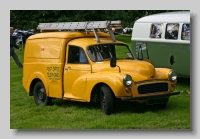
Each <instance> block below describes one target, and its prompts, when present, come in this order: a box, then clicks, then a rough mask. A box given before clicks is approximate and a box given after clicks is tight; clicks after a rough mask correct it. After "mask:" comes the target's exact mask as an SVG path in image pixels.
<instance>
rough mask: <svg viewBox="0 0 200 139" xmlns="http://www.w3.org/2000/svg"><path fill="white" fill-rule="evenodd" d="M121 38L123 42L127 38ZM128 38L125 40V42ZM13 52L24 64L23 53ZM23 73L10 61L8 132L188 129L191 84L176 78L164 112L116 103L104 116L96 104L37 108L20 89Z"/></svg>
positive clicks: (68, 103) (58, 103)
mask: <svg viewBox="0 0 200 139" xmlns="http://www.w3.org/2000/svg"><path fill="white" fill-rule="evenodd" d="M118 38H119V39H120V38H122V40H124V42H126V41H127V42H128V43H130V42H129V41H130V40H129V39H130V38H129V37H125V36H122V37H120V36H119V37H118ZM127 38H128V39H127ZM15 52H16V53H17V55H18V56H19V58H20V60H21V61H22V62H23V51H22V52H21V51H18V50H16V49H15ZM22 73H23V69H21V68H18V67H17V65H16V64H15V62H14V60H13V59H12V57H11V58H10V129H72V130H75V129H131V130H134V129H167V130H168V129H173V130H175V129H188V130H189V129H190V128H191V126H190V94H189V93H188V92H190V80H189V79H184V78H178V85H177V87H176V90H175V91H181V94H180V95H177V96H172V97H170V99H169V103H168V105H167V107H166V108H165V109H158V108H155V107H153V106H145V105H141V104H137V103H128V102H127V103H118V104H117V105H116V111H115V114H112V115H110V116H107V115H105V114H103V113H102V112H101V110H100V106H99V104H95V103H83V102H73V101H65V100H61V99H57V100H55V103H54V105H53V106H44V105H42V106H37V105H36V104H35V103H34V100H33V97H30V96H29V95H28V93H27V92H26V91H25V90H24V88H23V86H22Z"/></svg>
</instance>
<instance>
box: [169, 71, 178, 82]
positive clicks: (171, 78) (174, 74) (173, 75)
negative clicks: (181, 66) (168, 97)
mask: <svg viewBox="0 0 200 139" xmlns="http://www.w3.org/2000/svg"><path fill="white" fill-rule="evenodd" d="M169 79H170V80H171V81H175V80H176V79H177V74H176V72H175V71H174V70H172V71H170V72H169Z"/></svg>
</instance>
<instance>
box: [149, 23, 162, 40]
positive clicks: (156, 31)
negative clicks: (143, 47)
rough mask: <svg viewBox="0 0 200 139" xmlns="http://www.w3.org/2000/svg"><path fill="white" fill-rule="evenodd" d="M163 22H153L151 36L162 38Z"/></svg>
mask: <svg viewBox="0 0 200 139" xmlns="http://www.w3.org/2000/svg"><path fill="white" fill-rule="evenodd" d="M161 34H162V24H152V25H151V31H150V38H161Z"/></svg>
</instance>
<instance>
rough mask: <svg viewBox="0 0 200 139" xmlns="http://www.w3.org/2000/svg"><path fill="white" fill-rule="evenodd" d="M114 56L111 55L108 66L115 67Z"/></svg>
mask: <svg viewBox="0 0 200 139" xmlns="http://www.w3.org/2000/svg"><path fill="white" fill-rule="evenodd" d="M116 61H117V60H116V57H112V58H111V59H110V66H111V67H112V68H114V67H116Z"/></svg>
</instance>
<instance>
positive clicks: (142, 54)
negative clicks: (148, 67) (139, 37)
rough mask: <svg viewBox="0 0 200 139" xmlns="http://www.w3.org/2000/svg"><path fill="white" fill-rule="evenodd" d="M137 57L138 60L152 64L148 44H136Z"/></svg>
mask: <svg viewBox="0 0 200 139" xmlns="http://www.w3.org/2000/svg"><path fill="white" fill-rule="evenodd" d="M136 57H137V59H138V60H144V61H147V62H149V63H151V61H150V59H149V53H148V48H147V45H146V43H141V42H140V43H136Z"/></svg>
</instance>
